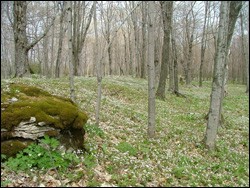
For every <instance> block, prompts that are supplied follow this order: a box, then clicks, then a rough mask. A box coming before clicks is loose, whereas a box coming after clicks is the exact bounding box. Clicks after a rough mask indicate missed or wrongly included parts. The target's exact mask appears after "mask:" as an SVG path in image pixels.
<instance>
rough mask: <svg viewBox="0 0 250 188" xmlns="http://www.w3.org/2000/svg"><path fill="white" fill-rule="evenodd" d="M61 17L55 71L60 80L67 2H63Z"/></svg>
mask: <svg viewBox="0 0 250 188" xmlns="http://www.w3.org/2000/svg"><path fill="white" fill-rule="evenodd" d="M61 9H62V10H61V11H62V12H61V16H60V32H59V42H58V51H57V58H56V70H55V77H56V78H59V76H60V65H61V56H62V43H63V33H64V32H63V19H64V15H65V12H66V8H65V1H63V4H62V7H61Z"/></svg>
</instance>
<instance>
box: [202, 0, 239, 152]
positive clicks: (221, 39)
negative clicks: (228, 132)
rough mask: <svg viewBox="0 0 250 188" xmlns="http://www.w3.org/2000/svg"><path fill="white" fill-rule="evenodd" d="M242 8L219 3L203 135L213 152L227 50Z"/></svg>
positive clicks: (231, 3)
mask: <svg viewBox="0 0 250 188" xmlns="http://www.w3.org/2000/svg"><path fill="white" fill-rule="evenodd" d="M241 7H242V2H234V1H232V2H224V1H222V2H221V6H220V21H219V31H218V37H217V42H216V52H215V59H214V75H213V83H212V93H211V99H210V109H209V113H208V122H207V129H206V134H205V139H204V140H205V145H206V146H207V147H208V148H209V149H210V150H213V149H214V148H215V141H216V135H217V129H218V127H219V125H220V118H221V111H222V102H223V98H224V86H225V74H226V71H227V70H226V69H225V67H226V66H227V55H228V49H229V46H230V43H231V39H232V35H233V31H234V27H235V22H236V19H237V17H238V14H239V12H240V9H241Z"/></svg>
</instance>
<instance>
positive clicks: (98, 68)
mask: <svg viewBox="0 0 250 188" xmlns="http://www.w3.org/2000/svg"><path fill="white" fill-rule="evenodd" d="M94 30H95V51H94V53H95V62H96V63H97V65H96V75H97V102H96V113H95V120H96V125H97V126H99V114H100V106H101V96H102V72H101V66H102V62H101V59H100V56H99V53H100V51H99V49H100V47H99V39H98V30H97V18H96V1H94Z"/></svg>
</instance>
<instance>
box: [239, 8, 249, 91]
mask: <svg viewBox="0 0 250 188" xmlns="http://www.w3.org/2000/svg"><path fill="white" fill-rule="evenodd" d="M240 28H241V49H242V56H243V60H244V64H245V65H246V80H247V82H249V72H248V69H249V64H248V60H247V59H248V58H247V54H246V49H245V46H246V45H245V44H244V42H246V39H245V37H244V27H243V15H242V13H241V14H240ZM246 85H248V83H247V84H246ZM247 92H249V88H248V87H247V89H246V93H247Z"/></svg>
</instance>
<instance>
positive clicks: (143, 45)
mask: <svg viewBox="0 0 250 188" xmlns="http://www.w3.org/2000/svg"><path fill="white" fill-rule="evenodd" d="M146 7H147V6H146V2H145V1H143V2H142V7H141V11H142V58H141V78H146V71H145V61H146V21H147V20H146V17H147V14H146V13H147V10H146Z"/></svg>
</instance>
